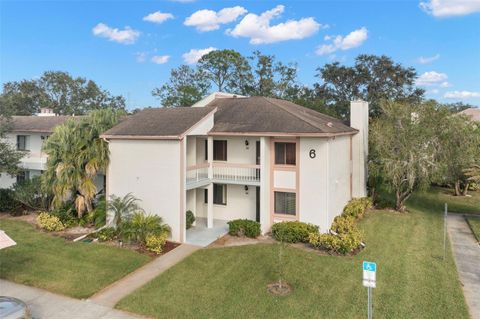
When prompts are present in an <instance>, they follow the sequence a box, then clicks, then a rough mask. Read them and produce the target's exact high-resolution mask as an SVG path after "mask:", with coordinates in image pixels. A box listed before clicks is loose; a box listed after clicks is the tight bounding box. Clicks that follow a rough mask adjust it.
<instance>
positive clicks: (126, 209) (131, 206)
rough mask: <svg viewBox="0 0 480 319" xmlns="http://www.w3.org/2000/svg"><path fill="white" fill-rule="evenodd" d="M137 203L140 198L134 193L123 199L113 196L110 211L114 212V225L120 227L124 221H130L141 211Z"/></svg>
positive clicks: (110, 201)
mask: <svg viewBox="0 0 480 319" xmlns="http://www.w3.org/2000/svg"><path fill="white" fill-rule="evenodd" d="M137 202H138V198H136V197H135V196H133V195H132V193H128V194H127V195H125V196H123V197H117V196H115V195H111V196H110V200H109V201H108V211H111V212H113V221H112V223H113V225H115V226H119V225H120V224H121V223H122V221H124V220H128V219H130V216H131V215H132V214H133V213H134V212H136V211H140V210H141V209H140V207H139V206H138V204H137Z"/></svg>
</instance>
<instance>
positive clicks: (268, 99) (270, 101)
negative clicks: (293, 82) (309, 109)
mask: <svg viewBox="0 0 480 319" xmlns="http://www.w3.org/2000/svg"><path fill="white" fill-rule="evenodd" d="M262 98H264V99H265V100H267V101H268V102H269V103H270V104H273V105H275V106H277V107H279V108H281V109H282V110H284V111H285V112H287V113H289V114H291V115H293V116H295V117H296V118H298V119H299V120H301V121H303V122H305V123H307V124H308V125H310V126H312V127H314V128H316V129H319V130H321V129H322V128H321V127H319V126H317V125H316V124H315V123H313V122H312V121H310V119H307V118H305V117H303V116H299V114H297V113H295V112H292V111H291V110H289V109H288V108H286V107H285V106H283V105H280V104H279V103H276V102H275V100H273V99H272V98H268V97H262ZM271 99H272V100H273V101H272V100H271Z"/></svg>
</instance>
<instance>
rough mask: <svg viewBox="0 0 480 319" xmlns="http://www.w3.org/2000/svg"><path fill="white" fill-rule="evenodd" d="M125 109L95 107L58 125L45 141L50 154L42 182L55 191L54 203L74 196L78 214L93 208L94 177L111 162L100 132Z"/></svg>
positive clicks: (56, 204) (59, 202) (45, 150)
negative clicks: (85, 113) (100, 108)
mask: <svg viewBox="0 0 480 319" xmlns="http://www.w3.org/2000/svg"><path fill="white" fill-rule="evenodd" d="M123 114H125V113H124V112H123V111H118V110H113V109H103V110H96V111H92V112H91V113H90V114H89V115H88V116H87V117H85V118H72V119H70V120H68V121H67V122H65V123H64V124H63V125H60V126H57V127H56V128H55V130H54V132H53V134H52V135H51V136H50V137H49V138H48V140H47V141H46V142H45V145H44V152H45V153H46V154H47V155H48V160H47V167H46V170H45V172H44V173H43V174H42V186H43V187H44V189H45V190H46V191H47V192H48V193H50V194H52V195H53V200H52V207H53V208H58V207H60V206H61V205H62V204H63V203H65V202H67V201H69V200H73V201H74V203H75V207H76V210H77V213H78V216H79V217H82V215H83V213H84V212H85V211H90V210H91V209H92V201H93V199H94V198H95V195H96V194H97V188H96V186H95V183H94V178H95V176H96V175H97V173H103V172H104V171H105V169H106V167H107V165H108V163H109V151H108V144H107V142H105V141H104V140H102V139H101V138H99V136H100V134H101V133H103V132H105V131H106V130H108V129H109V128H111V127H113V126H114V125H115V124H116V123H117V122H118V120H119V117H120V116H121V115H123Z"/></svg>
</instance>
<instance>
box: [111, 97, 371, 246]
mask: <svg viewBox="0 0 480 319" xmlns="http://www.w3.org/2000/svg"><path fill="white" fill-rule="evenodd" d="M194 106H195V107H188V108H159V109H147V110H144V111H141V112H139V113H137V114H136V115H134V116H131V117H130V118H128V119H127V120H125V121H123V122H122V123H120V124H118V125H116V126H115V127H113V128H112V129H110V130H108V131H107V132H105V133H104V134H103V135H102V137H103V138H105V139H107V140H108V142H109V149H110V165H109V167H108V170H107V187H106V193H107V198H108V196H110V195H116V196H124V195H125V194H127V193H132V194H133V195H134V196H135V197H137V198H139V199H140V200H141V206H142V207H143V208H144V209H145V211H146V212H147V213H152V214H157V215H160V216H161V217H162V218H163V219H164V221H165V222H166V223H168V224H169V225H170V226H171V228H172V239H173V240H175V241H180V242H185V241H186V231H185V211H186V210H191V211H192V212H193V213H194V214H195V216H196V217H197V218H205V219H206V220H207V223H206V224H207V227H213V224H214V220H222V221H228V220H233V219H237V218H247V219H252V220H257V221H259V222H260V223H261V225H262V232H264V233H265V232H267V231H269V230H270V228H271V226H272V224H273V223H275V222H278V221H284V220H300V221H303V222H309V223H313V224H316V225H319V226H320V229H321V231H323V232H326V231H328V229H329V228H330V225H331V223H332V221H333V218H334V217H335V216H337V215H339V214H341V212H342V209H343V207H344V205H345V204H346V203H347V202H348V201H349V200H350V199H351V198H352V197H363V196H366V168H365V167H366V157H367V150H368V147H367V146H368V104H367V103H366V102H363V101H356V102H352V104H351V114H352V118H351V127H350V126H348V125H345V124H344V123H343V122H342V121H340V120H338V119H335V118H332V117H329V116H327V115H324V114H321V113H318V112H315V111H313V110H311V109H307V108H304V107H301V106H298V105H296V104H293V103H291V102H287V101H283V100H278V99H272V98H264V97H248V98H246V97H236V96H233V95H227V94H218V93H216V94H214V95H211V96H209V97H207V98H205V99H204V100H202V101H200V102H198V103H196V104H195V105H194Z"/></svg>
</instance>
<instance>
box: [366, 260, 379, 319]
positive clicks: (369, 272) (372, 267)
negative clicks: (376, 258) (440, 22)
mask: <svg viewBox="0 0 480 319" xmlns="http://www.w3.org/2000/svg"><path fill="white" fill-rule="evenodd" d="M376 275H377V264H376V263H374V262H371V261H364V262H363V286H364V287H367V288H368V319H372V288H375V287H376V283H377V276H376Z"/></svg>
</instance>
